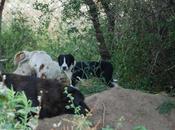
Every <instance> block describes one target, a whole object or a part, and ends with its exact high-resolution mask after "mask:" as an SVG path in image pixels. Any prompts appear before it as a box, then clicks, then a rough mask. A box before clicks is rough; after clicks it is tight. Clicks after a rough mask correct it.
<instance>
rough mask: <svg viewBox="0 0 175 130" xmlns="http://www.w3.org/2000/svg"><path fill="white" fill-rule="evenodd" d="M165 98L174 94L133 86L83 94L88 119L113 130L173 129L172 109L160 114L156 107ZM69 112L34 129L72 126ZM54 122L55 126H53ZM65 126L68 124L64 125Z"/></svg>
mask: <svg viewBox="0 0 175 130" xmlns="http://www.w3.org/2000/svg"><path fill="white" fill-rule="evenodd" d="M164 101H172V102H175V99H174V98H170V97H167V96H165V95H158V94H157V95H153V94H148V93H143V92H140V91H136V90H129V89H123V88H120V87H115V88H112V89H109V90H106V91H104V92H101V93H97V94H94V95H92V96H89V97H87V98H86V102H87V104H88V105H89V106H90V108H91V109H92V110H93V112H92V113H93V115H92V117H90V120H91V121H92V122H93V123H94V124H98V123H99V121H100V124H99V125H98V127H99V129H100V127H105V126H107V125H109V126H111V127H112V128H114V129H115V130H131V129H132V128H133V127H135V126H138V125H143V126H145V127H146V128H147V129H148V130H175V109H173V110H172V111H171V112H170V113H168V114H160V113H159V112H158V110H157V108H158V107H159V106H160V105H161V104H162V103H163V102H164ZM71 118H72V116H71V115H63V116H58V117H55V118H50V119H45V120H42V121H40V122H39V127H38V129H37V130H63V127H64V128H65V130H74V129H71V127H70V126H71V123H70V122H69V123H68V122H67V121H65V120H64V119H69V120H70V121H71ZM54 123H57V124H58V127H57V128H53V124H54ZM65 126H69V129H66V127H65Z"/></svg>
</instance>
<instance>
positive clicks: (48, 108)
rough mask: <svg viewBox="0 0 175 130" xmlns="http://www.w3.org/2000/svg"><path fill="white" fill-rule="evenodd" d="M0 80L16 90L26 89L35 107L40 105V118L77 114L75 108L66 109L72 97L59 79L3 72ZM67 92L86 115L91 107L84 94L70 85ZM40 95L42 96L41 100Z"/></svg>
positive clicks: (81, 112) (25, 91) (27, 95)
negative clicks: (85, 100) (87, 103)
mask: <svg viewBox="0 0 175 130" xmlns="http://www.w3.org/2000/svg"><path fill="white" fill-rule="evenodd" d="M4 75H5V76H6V78H5V80H4V78H3V77H4ZM0 82H3V83H4V84H5V85H6V86H7V87H13V89H14V91H17V92H18V91H24V93H25V95H26V97H27V98H28V99H29V100H31V101H32V106H33V107H36V106H39V105H40V106H41V109H40V112H39V119H43V118H46V117H54V116H57V115H61V114H75V113H74V112H75V111H74V109H73V108H70V109H66V106H67V105H71V104H70V102H69V100H70V99H69V98H68V96H67V94H66V93H65V87H64V86H63V85H62V84H61V83H60V82H59V81H56V80H46V79H40V78H35V77H32V76H21V75H17V74H9V73H3V74H1V75H0ZM67 92H68V94H71V96H72V97H73V103H74V105H75V107H80V111H79V113H80V114H84V115H86V113H87V111H89V108H88V106H87V105H86V104H85V102H84V96H83V94H82V93H81V92H80V91H79V90H77V89H75V88H72V87H68V88H67ZM38 96H41V100H40V101H38Z"/></svg>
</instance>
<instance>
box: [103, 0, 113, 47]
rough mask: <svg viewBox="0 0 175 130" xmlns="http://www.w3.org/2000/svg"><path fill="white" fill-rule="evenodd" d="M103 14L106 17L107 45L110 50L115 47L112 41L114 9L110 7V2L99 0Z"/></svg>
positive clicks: (108, 0)
mask: <svg viewBox="0 0 175 130" xmlns="http://www.w3.org/2000/svg"><path fill="white" fill-rule="evenodd" d="M100 2H101V4H102V6H103V9H104V12H105V13H106V16H107V21H108V42H109V43H108V45H110V46H111V47H112V48H114V47H115V45H114V42H113V39H114V27H115V13H114V12H113V11H114V10H113V9H114V7H113V5H111V6H112V7H110V3H111V0H100Z"/></svg>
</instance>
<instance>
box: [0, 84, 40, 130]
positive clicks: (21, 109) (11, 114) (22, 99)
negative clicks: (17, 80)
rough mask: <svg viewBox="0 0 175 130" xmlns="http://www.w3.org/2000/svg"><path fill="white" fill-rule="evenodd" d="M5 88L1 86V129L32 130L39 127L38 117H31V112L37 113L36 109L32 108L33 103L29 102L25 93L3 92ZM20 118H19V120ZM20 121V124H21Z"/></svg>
mask: <svg viewBox="0 0 175 130" xmlns="http://www.w3.org/2000/svg"><path fill="white" fill-rule="evenodd" d="M3 87H4V86H2V84H1V85H0V88H1V90H0V129H1V130H14V129H21V130H22V129H23V130H31V127H32V126H33V127H36V126H37V121H38V117H37V116H35V117H29V116H28V114H29V113H30V112H35V113H37V112H38V110H37V109H36V108H33V107H31V101H29V100H27V98H26V96H25V94H24V93H15V92H14V91H13V90H10V89H7V90H6V91H2V90H3V89H2V88H3ZM17 117H18V118H17ZM19 120H20V122H19Z"/></svg>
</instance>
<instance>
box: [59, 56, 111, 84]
mask: <svg viewBox="0 0 175 130" xmlns="http://www.w3.org/2000/svg"><path fill="white" fill-rule="evenodd" d="M58 64H59V66H60V68H61V70H62V71H64V72H65V73H66V74H67V76H68V78H70V80H71V84H72V85H73V86H75V85H76V84H77V82H78V81H79V78H82V79H87V78H88V77H90V76H91V75H93V76H96V77H101V78H102V79H103V81H105V82H106V84H107V85H108V86H109V87H113V86H114V84H113V79H112V75H113V66H112V64H111V63H110V62H107V61H99V62H97V61H87V62H83V61H80V62H75V59H74V57H73V55H71V54H64V55H59V56H58Z"/></svg>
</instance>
